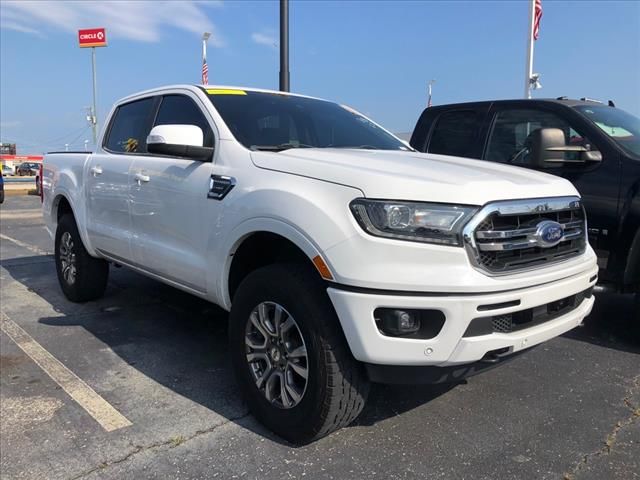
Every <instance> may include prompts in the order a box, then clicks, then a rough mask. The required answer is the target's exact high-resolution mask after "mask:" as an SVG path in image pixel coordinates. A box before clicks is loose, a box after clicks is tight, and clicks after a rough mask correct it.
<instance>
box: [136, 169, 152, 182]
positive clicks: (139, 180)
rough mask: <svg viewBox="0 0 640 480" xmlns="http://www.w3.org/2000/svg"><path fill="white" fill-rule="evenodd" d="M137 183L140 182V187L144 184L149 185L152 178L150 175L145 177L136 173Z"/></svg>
mask: <svg viewBox="0 0 640 480" xmlns="http://www.w3.org/2000/svg"><path fill="white" fill-rule="evenodd" d="M134 177H135V179H136V182H138V185H140V184H141V183H142V182H144V183H147V182H148V181H149V180H151V178H150V177H149V175H145V174H143V173H140V172H138V173H136V174H135V175H134Z"/></svg>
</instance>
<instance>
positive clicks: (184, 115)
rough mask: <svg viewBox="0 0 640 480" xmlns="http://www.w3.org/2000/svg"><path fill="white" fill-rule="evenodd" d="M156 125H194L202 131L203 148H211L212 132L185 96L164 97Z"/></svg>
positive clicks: (199, 111)
mask: <svg viewBox="0 0 640 480" xmlns="http://www.w3.org/2000/svg"><path fill="white" fill-rule="evenodd" d="M156 125H195V126H196V127H200V129H202V133H203V135H204V145H203V146H205V147H213V130H212V129H211V125H209V122H208V121H207V118H206V117H205V116H204V113H202V110H200V108H199V107H198V105H196V103H195V102H194V101H193V100H192V99H190V98H189V97H187V96H185V95H165V96H163V97H162V103H161V104H160V109H159V110H158V115H157V116H156V121H155V122H154V125H153V126H154V127H155V126H156Z"/></svg>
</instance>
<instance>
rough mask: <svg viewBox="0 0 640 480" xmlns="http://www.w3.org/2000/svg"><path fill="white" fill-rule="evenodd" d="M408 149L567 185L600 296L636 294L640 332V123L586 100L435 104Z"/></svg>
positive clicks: (558, 99)
mask: <svg viewBox="0 0 640 480" xmlns="http://www.w3.org/2000/svg"><path fill="white" fill-rule="evenodd" d="M410 143H411V146H412V147H413V148H415V149H416V150H418V151H420V152H428V153H434V154H441V155H451V156H457V157H468V158H476V159H480V160H487V161H490V162H495V163H502V164H507V165H516V166H519V167H525V168H530V169H533V170H538V171H541V172H546V173H551V174H554V175H558V176H560V177H564V178H566V179H567V180H570V181H571V182H572V183H573V184H574V185H575V187H576V188H577V189H578V191H579V192H580V194H581V195H582V199H583V202H584V207H585V209H586V211H587V215H588V218H589V228H588V234H589V243H590V244H591V246H592V247H593V248H594V250H595V251H596V253H597V255H598V264H599V265H600V274H599V286H598V289H600V290H611V291H617V292H621V293H635V294H636V298H637V302H636V303H637V307H636V316H637V317H638V320H639V322H638V324H639V325H640V118H637V117H635V116H633V115H631V114H629V113H627V112H625V111H623V110H621V109H619V108H616V107H615V106H614V104H613V102H609V104H608V105H605V104H603V103H601V102H597V101H594V100H589V99H586V98H583V99H580V100H571V99H568V98H566V97H559V98H556V99H532V100H496V101H482V102H473V103H460V104H450V105H438V106H435V107H430V108H426V109H425V110H424V111H423V113H422V115H421V116H420V119H419V120H418V123H417V125H416V127H415V129H414V131H413V135H412V136H411V142H410ZM482 168H484V167H482Z"/></svg>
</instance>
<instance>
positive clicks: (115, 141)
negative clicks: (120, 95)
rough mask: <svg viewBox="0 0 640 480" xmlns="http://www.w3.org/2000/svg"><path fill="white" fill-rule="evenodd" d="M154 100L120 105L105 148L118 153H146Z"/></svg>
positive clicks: (114, 116) (146, 99) (147, 99)
mask: <svg viewBox="0 0 640 480" xmlns="http://www.w3.org/2000/svg"><path fill="white" fill-rule="evenodd" d="M153 103H154V99H153V98H152V97H150V98H145V99H142V100H137V101H135V102H131V103H126V104H124V105H120V106H119V107H118V109H117V110H116V112H115V114H114V115H113V120H112V121H111V126H110V127H109V133H108V137H107V140H106V142H105V143H104V146H105V148H106V149H107V150H109V151H111V152H116V153H146V152H147V135H148V134H149V130H150V123H151V115H152V111H153Z"/></svg>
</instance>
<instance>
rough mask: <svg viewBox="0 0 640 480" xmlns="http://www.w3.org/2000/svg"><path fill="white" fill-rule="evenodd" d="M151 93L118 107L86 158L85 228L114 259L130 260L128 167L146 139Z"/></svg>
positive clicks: (150, 115)
mask: <svg viewBox="0 0 640 480" xmlns="http://www.w3.org/2000/svg"><path fill="white" fill-rule="evenodd" d="M154 102H155V99H154V98H153V97H149V98H144V99H141V100H136V101H133V102H130V103H126V104H122V105H120V106H118V107H117V109H116V111H115V112H114V114H113V115H112V120H111V122H110V124H109V126H108V129H107V134H106V135H105V140H104V142H103V145H102V149H99V150H98V152H97V153H95V154H93V155H91V157H90V159H89V162H87V168H88V171H87V172H86V173H85V178H86V179H87V189H86V192H87V210H88V215H87V230H88V232H89V236H90V238H91V241H92V244H93V246H94V247H95V248H97V249H98V250H100V251H101V252H103V253H105V254H106V255H108V256H110V257H113V258H115V259H121V260H123V261H125V262H127V263H131V261H132V252H131V242H130V239H131V235H132V229H131V221H130V204H131V180H130V170H131V167H132V165H133V159H134V158H135V156H136V155H139V154H141V153H142V152H145V151H146V147H145V145H146V144H145V140H146V136H147V134H148V132H149V127H150V124H151V121H152V114H153V112H154Z"/></svg>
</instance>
